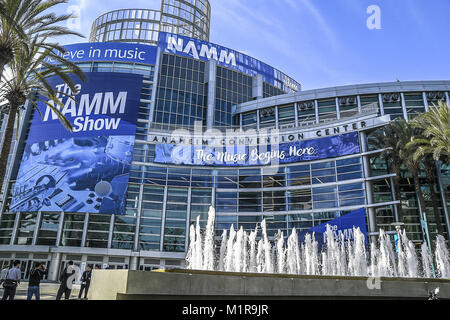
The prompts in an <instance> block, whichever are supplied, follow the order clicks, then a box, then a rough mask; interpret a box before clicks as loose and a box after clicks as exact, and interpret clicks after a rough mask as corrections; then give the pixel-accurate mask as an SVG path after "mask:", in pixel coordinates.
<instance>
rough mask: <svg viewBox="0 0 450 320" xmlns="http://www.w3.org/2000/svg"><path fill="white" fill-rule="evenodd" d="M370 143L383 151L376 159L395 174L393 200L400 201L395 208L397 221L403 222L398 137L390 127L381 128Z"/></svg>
mask: <svg viewBox="0 0 450 320" xmlns="http://www.w3.org/2000/svg"><path fill="white" fill-rule="evenodd" d="M372 138H373V141H372V143H373V144H374V146H375V148H376V149H380V150H383V152H381V153H380V154H379V155H378V157H379V158H381V159H384V160H386V163H387V165H388V168H389V170H390V172H392V173H395V177H393V179H392V180H393V184H394V193H395V198H396V199H397V200H398V201H400V203H398V204H397V205H396V206H397V216H398V221H399V222H403V211H402V203H401V200H402V198H401V192H400V179H401V165H402V159H401V158H400V152H399V151H400V150H399V149H398V148H397V142H398V136H397V132H396V131H395V130H394V128H393V127H392V126H391V125H387V126H386V127H384V128H383V131H382V132H377V133H375V134H374V135H373V136H372Z"/></svg>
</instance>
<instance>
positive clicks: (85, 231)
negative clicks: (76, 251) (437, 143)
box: [81, 212, 89, 248]
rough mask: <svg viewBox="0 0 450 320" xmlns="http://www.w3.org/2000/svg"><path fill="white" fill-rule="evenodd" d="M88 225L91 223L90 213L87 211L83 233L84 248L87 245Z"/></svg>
mask: <svg viewBox="0 0 450 320" xmlns="http://www.w3.org/2000/svg"><path fill="white" fill-rule="evenodd" d="M88 225H89V213H87V212H86V213H85V214H84V224H83V235H82V237H81V247H82V248H84V247H85V246H86V239H87V231H88Z"/></svg>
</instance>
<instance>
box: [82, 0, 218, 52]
mask: <svg viewBox="0 0 450 320" xmlns="http://www.w3.org/2000/svg"><path fill="white" fill-rule="evenodd" d="M210 21H211V6H210V4H209V2H208V0H180V1H175V0H163V1H162V2H161V10H160V11H157V10H149V9H121V10H115V11H111V12H108V13H105V14H103V15H101V16H100V17H98V18H97V19H96V20H95V21H94V23H93V24H92V29H91V35H90V41H91V42H133V43H147V44H155V45H156V44H157V42H158V33H159V31H164V32H169V33H175V34H180V35H184V36H188V37H191V38H197V39H201V40H205V41H209V31H210Z"/></svg>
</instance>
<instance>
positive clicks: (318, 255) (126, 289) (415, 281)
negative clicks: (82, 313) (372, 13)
mask: <svg viewBox="0 0 450 320" xmlns="http://www.w3.org/2000/svg"><path fill="white" fill-rule="evenodd" d="M214 223H215V211H214V208H212V207H211V209H210V211H209V214H208V222H207V224H206V228H205V230H202V229H201V228H200V219H199V218H197V219H196V223H195V224H193V225H191V226H190V235H189V247H188V253H187V256H186V269H179V268H174V269H167V270H158V271H156V272H143V271H137V270H95V271H94V274H93V277H92V282H91V289H90V290H89V295H90V296H89V299H118V300H130V299H131V300H134V299H137V300H143V299H165V300H167V299H183V300H184V299H189V300H196V299H201V300H203V299H208V300H214V299H223V298H225V299H227V298H228V299H236V300H252V299H263V300H272V299H317V298H325V299H339V298H344V299H349V298H350V299H395V298H400V299H428V298H429V296H432V297H433V298H439V299H450V261H449V253H448V249H447V246H446V243H445V239H444V238H443V237H442V236H438V237H437V239H436V243H435V245H434V246H433V247H434V249H435V250H434V253H432V252H431V251H430V248H429V247H428V246H427V244H426V243H424V244H423V245H422V247H421V250H419V253H417V252H416V250H415V247H414V244H413V243H412V241H410V240H409V239H408V237H407V236H406V233H405V232H404V231H401V230H400V229H399V230H398V231H397V236H398V240H397V242H396V244H395V245H393V243H392V242H391V237H390V236H389V235H388V234H386V233H385V232H384V231H383V230H380V233H379V237H378V241H377V242H371V243H370V248H369V246H368V245H367V243H366V236H365V235H364V233H363V232H361V230H359V229H358V228H354V229H353V230H352V231H353V241H349V240H346V239H345V238H344V235H343V234H342V233H341V234H339V236H337V233H336V231H335V230H334V229H332V228H331V227H330V226H327V228H326V230H325V233H324V236H323V240H322V241H324V243H323V244H322V243H319V241H318V240H317V239H319V238H321V239H322V237H319V236H317V237H316V235H315V234H314V233H312V234H309V233H307V234H306V235H305V237H304V240H303V241H300V240H299V239H300V238H299V233H298V230H297V229H295V228H294V229H292V230H291V231H290V232H289V233H288V234H284V233H283V232H281V231H279V232H278V233H277V234H276V235H275V237H274V239H269V237H268V234H267V225H266V221H263V222H262V223H261V225H260V226H257V227H256V228H255V229H254V230H252V231H251V232H246V231H245V230H244V229H243V228H239V229H238V230H235V228H234V227H233V226H232V227H231V228H230V230H225V231H223V233H222V236H221V239H216V237H215V230H214ZM301 238H302V239H303V237H301ZM406 278H408V279H406Z"/></svg>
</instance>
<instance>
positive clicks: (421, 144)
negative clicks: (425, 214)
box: [406, 101, 450, 234]
mask: <svg viewBox="0 0 450 320" xmlns="http://www.w3.org/2000/svg"><path fill="white" fill-rule="evenodd" d="M411 124H412V126H413V127H415V128H417V129H418V130H420V132H421V135H420V136H418V137H416V138H415V139H413V140H412V141H411V142H409V143H408V144H407V146H406V147H407V148H409V149H410V150H412V151H413V152H414V157H415V159H416V160H421V161H422V162H423V163H424V167H425V173H426V176H427V182H428V185H429V188H430V193H431V199H432V202H433V212H434V216H435V220H436V225H437V229H438V233H440V234H442V232H443V228H442V224H441V219H440V213H439V208H438V199H437V196H436V194H435V192H434V183H435V181H436V170H437V168H436V161H439V160H443V161H445V162H447V163H448V154H449V150H450V145H449V144H450V108H449V106H448V104H446V103H443V102H441V101H440V102H439V107H436V106H433V107H431V108H430V110H429V111H428V112H426V113H424V114H422V115H420V116H418V117H416V118H415V119H414V120H413V121H412V122H411ZM444 196H445V195H444Z"/></svg>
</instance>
